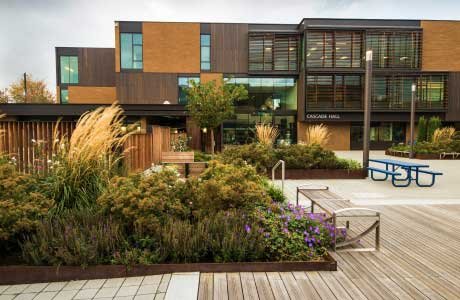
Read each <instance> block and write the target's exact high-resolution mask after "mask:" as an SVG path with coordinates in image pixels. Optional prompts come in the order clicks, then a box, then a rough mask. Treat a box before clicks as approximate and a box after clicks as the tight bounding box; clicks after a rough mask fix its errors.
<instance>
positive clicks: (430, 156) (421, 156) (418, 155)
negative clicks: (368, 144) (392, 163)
mask: <svg viewBox="0 0 460 300" xmlns="http://www.w3.org/2000/svg"><path fill="white" fill-rule="evenodd" d="M385 155H388V156H395V157H406V158H408V157H409V154H404V155H400V154H399V153H398V154H395V153H394V152H392V151H389V150H385ZM415 158H416V159H425V160H433V159H437V160H439V159H441V160H458V159H460V158H453V157H452V156H446V157H444V158H441V157H440V155H439V154H438V153H415Z"/></svg>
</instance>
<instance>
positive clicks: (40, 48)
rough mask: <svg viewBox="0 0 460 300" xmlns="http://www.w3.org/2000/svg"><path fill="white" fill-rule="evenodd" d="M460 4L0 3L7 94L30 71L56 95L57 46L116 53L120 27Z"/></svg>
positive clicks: (418, 10) (453, 12)
mask: <svg viewBox="0 0 460 300" xmlns="http://www.w3.org/2000/svg"><path fill="white" fill-rule="evenodd" d="M459 12H460V0H263V1H262V0H258V1H256V0H227V1H224V0H72V1H67V0H0V89H3V88H5V87H7V86H8V85H9V84H10V83H11V82H13V81H16V80H17V79H18V78H20V76H21V74H23V73H24V72H27V73H30V74H32V75H33V76H34V78H36V79H43V80H45V82H46V83H47V84H48V86H49V88H50V90H51V91H52V92H55V86H56V75H55V72H56V71H55V70H56V67H55V52H54V47H56V46H58V47H114V44H115V42H114V40H115V37H114V21H115V20H123V21H142V20H143V21H194V22H247V23H294V24H297V23H299V22H300V20H301V19H302V18H304V17H305V18H386V19H436V20H438V19H439V20H455V19H460V15H459Z"/></svg>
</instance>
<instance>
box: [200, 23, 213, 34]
mask: <svg viewBox="0 0 460 300" xmlns="http://www.w3.org/2000/svg"><path fill="white" fill-rule="evenodd" d="M200 33H201V34H211V24H210V23H201V24H200Z"/></svg>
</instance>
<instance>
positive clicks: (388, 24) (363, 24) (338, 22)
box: [301, 19, 420, 28]
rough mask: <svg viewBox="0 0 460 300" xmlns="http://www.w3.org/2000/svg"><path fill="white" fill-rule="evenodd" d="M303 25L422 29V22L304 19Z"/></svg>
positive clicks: (305, 26)
mask: <svg viewBox="0 0 460 300" xmlns="http://www.w3.org/2000/svg"><path fill="white" fill-rule="evenodd" d="M301 24H302V25H303V26H304V28H307V27H361V28H378V27H381V28H391V27H411V28H417V27H420V20H377V19H303V20H302V22H301Z"/></svg>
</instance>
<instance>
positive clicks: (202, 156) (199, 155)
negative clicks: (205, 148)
mask: <svg viewBox="0 0 460 300" xmlns="http://www.w3.org/2000/svg"><path fill="white" fill-rule="evenodd" d="M211 159H212V158H211V154H207V153H204V152H201V151H195V161H200V162H207V161H210V160H211Z"/></svg>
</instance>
